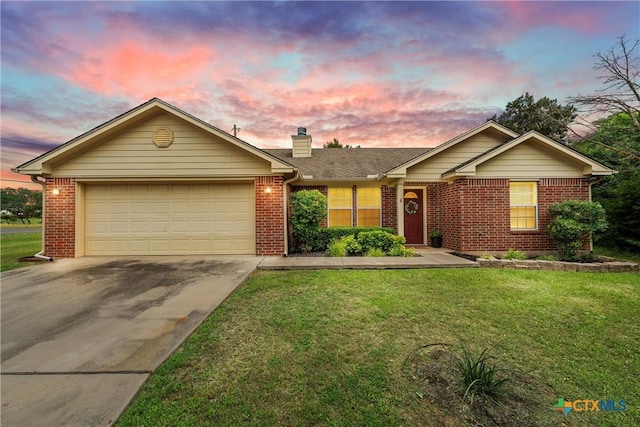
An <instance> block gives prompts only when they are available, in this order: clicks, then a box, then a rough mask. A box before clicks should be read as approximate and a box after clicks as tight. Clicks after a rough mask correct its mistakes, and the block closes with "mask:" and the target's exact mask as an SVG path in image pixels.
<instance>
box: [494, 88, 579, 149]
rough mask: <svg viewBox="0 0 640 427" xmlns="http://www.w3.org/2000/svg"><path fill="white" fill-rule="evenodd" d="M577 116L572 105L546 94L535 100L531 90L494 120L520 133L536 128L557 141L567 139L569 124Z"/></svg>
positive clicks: (510, 104)
mask: <svg viewBox="0 0 640 427" xmlns="http://www.w3.org/2000/svg"><path fill="white" fill-rule="evenodd" d="M576 116H577V114H576V108H575V107H574V106H572V105H560V104H558V101H557V100H556V99H549V98H547V97H546V96H545V97H544V98H540V99H539V100H537V101H536V100H535V99H534V98H533V96H532V95H530V94H529V92H527V93H525V94H524V95H521V96H520V97H519V98H516V99H514V100H513V101H511V102H509V103H508V104H507V107H506V109H505V112H504V113H502V114H501V115H500V116H496V115H494V116H493V117H492V118H491V119H490V120H494V121H496V122H498V123H500V124H502V125H504V126H506V127H508V128H509V129H511V130H513V131H516V132H518V133H520V134H523V133H526V132H529V131H531V130H535V131H537V132H540V133H541V134H543V135H546V136H548V137H549V138H552V139H555V140H556V141H562V140H565V139H566V136H567V132H568V129H569V124H570V123H571V122H572V121H573V119H575V118H576Z"/></svg>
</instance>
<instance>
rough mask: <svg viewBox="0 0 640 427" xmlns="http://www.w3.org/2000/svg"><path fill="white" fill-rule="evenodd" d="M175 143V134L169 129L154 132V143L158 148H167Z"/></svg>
mask: <svg viewBox="0 0 640 427" xmlns="http://www.w3.org/2000/svg"><path fill="white" fill-rule="evenodd" d="M172 142H173V132H171V129H169V128H158V129H156V130H155V131H154V132H153V143H154V144H156V146H158V148H167V147H168V146H170V145H171V143H172Z"/></svg>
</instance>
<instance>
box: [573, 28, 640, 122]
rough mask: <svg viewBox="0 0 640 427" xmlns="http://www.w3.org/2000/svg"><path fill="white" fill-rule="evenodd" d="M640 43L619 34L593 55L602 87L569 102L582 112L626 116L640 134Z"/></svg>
mask: <svg viewBox="0 0 640 427" xmlns="http://www.w3.org/2000/svg"><path fill="white" fill-rule="evenodd" d="M638 46H640V40H636V41H635V42H630V41H628V40H626V39H625V36H624V35H622V36H620V37H618V43H617V44H616V45H614V46H613V47H612V48H611V49H609V50H608V51H606V52H598V53H596V54H595V58H596V64H595V65H594V68H595V69H596V70H599V71H600V72H601V73H602V75H601V76H600V80H601V81H602V83H603V85H604V87H603V88H602V89H601V90H599V91H598V92H597V93H595V94H591V95H578V96H575V97H572V98H569V100H570V102H572V103H574V104H576V105H578V106H581V107H582V109H583V112H584V113H587V114H592V113H598V114H599V115H600V116H602V115H603V114H607V115H611V114H618V113H625V114H628V115H629V117H630V118H631V119H632V121H633V125H634V128H635V130H636V131H637V132H639V133H640V82H639V80H640V53H639V51H640V48H639V47H638Z"/></svg>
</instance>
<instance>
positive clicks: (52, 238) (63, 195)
mask: <svg viewBox="0 0 640 427" xmlns="http://www.w3.org/2000/svg"><path fill="white" fill-rule="evenodd" d="M54 189H58V190H59V191H60V194H58V195H54V194H53V190H54ZM45 191H46V194H45V206H44V254H45V255H46V256H50V257H54V258H72V257H74V256H75V245H76V221H75V218H76V183H75V180H74V179H73V178H47V179H46V186H45Z"/></svg>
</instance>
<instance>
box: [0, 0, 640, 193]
mask: <svg viewBox="0 0 640 427" xmlns="http://www.w3.org/2000/svg"><path fill="white" fill-rule="evenodd" d="M0 8H1V20H2V22H1V25H2V27H1V31H2V34H1V36H2V54H1V55H2V58H1V59H2V65H1V66H2V70H1V72H2V75H1V77H2V81H1V95H2V129H1V131H2V164H1V170H0V173H1V176H2V178H3V179H5V180H7V179H15V180H25V179H26V177H21V176H16V175H13V174H11V173H10V172H9V169H10V168H11V167H15V166H17V165H18V164H20V163H22V162H24V161H27V160H29V159H30V158H32V157H35V156H37V155H39V154H41V153H43V152H45V151H47V150H49V149H51V148H53V147H55V146H56V145H59V144H61V143H64V142H66V141H68V140H69V139H71V138H73V137H75V136H77V135H79V134H81V133H84V132H85V131H87V130H89V129H91V128H93V127H95V126H97V125H99V124H101V123H103V122H105V121H107V120H110V119H111V118H113V117H115V116H117V115H119V114H121V113H123V112H125V111H127V110H129V109H130V108H133V107H135V106H137V105H139V104H141V103H143V102H145V101H147V100H149V99H150V98H153V97H159V98H162V99H164V100H165V101H167V102H169V103H172V104H174V105H175V106H177V107H179V108H181V109H183V110H185V111H187V112H189V113H191V114H194V115H196V116H198V117H199V118H201V119H203V120H205V121H207V122H210V123H211V124H213V125H214V126H217V127H219V128H221V129H223V130H227V131H230V130H231V128H232V127H233V125H234V124H237V125H238V126H239V127H240V128H241V129H242V130H241V132H240V134H239V135H238V136H239V137H241V138H242V139H244V140H246V141H247V142H249V143H252V144H254V145H256V146H258V147H261V148H266V147H285V146H288V144H289V143H290V135H291V134H292V133H294V132H295V130H296V128H297V127H298V126H304V127H306V128H307V129H308V131H309V133H310V134H312V135H313V138H314V144H316V145H317V146H321V145H322V143H324V142H325V141H330V140H332V139H333V138H338V139H339V140H340V141H341V142H343V143H345V144H351V145H361V146H363V147H374V146H412V147H421V146H424V147H427V146H434V145H437V144H439V143H442V142H444V141H446V140H447V139H449V138H451V137H453V136H455V135H457V134H459V133H461V132H464V131H465V130H467V129H469V128H471V127H473V126H476V125H478V124H480V123H482V122H483V121H485V120H486V119H487V118H488V117H491V116H492V115H493V114H495V113H498V112H499V111H500V110H501V109H502V108H504V106H505V105H506V103H507V102H509V101H511V100H513V99H515V98H517V97H518V96H520V95H522V94H523V93H525V92H530V93H531V94H533V95H534V97H536V98H540V97H543V96H548V97H550V98H554V99H558V101H560V102H565V100H566V97H568V96H573V95H577V94H586V93H592V92H594V91H595V90H597V89H598V88H600V84H601V82H600V81H599V80H598V74H597V72H596V71H595V70H594V69H593V65H594V58H593V55H594V54H596V53H597V52H602V51H606V50H608V49H609V48H611V47H612V46H614V45H615V44H616V41H617V37H619V36H621V35H623V34H626V36H627V38H628V39H632V40H635V39H638V38H640V2H600V1H589V2H573V1H571V2H570V1H563V2H519V1H518V2H516V1H510V2H502V1H496V2H465V1H460V2H435V1H434V2H153V1H150V2H55V1H51V2H12V1H3V2H2V3H1V4H0ZM3 185H13V186H16V185H20V184H19V183H11V182H9V181H7V182H4V183H3Z"/></svg>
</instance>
